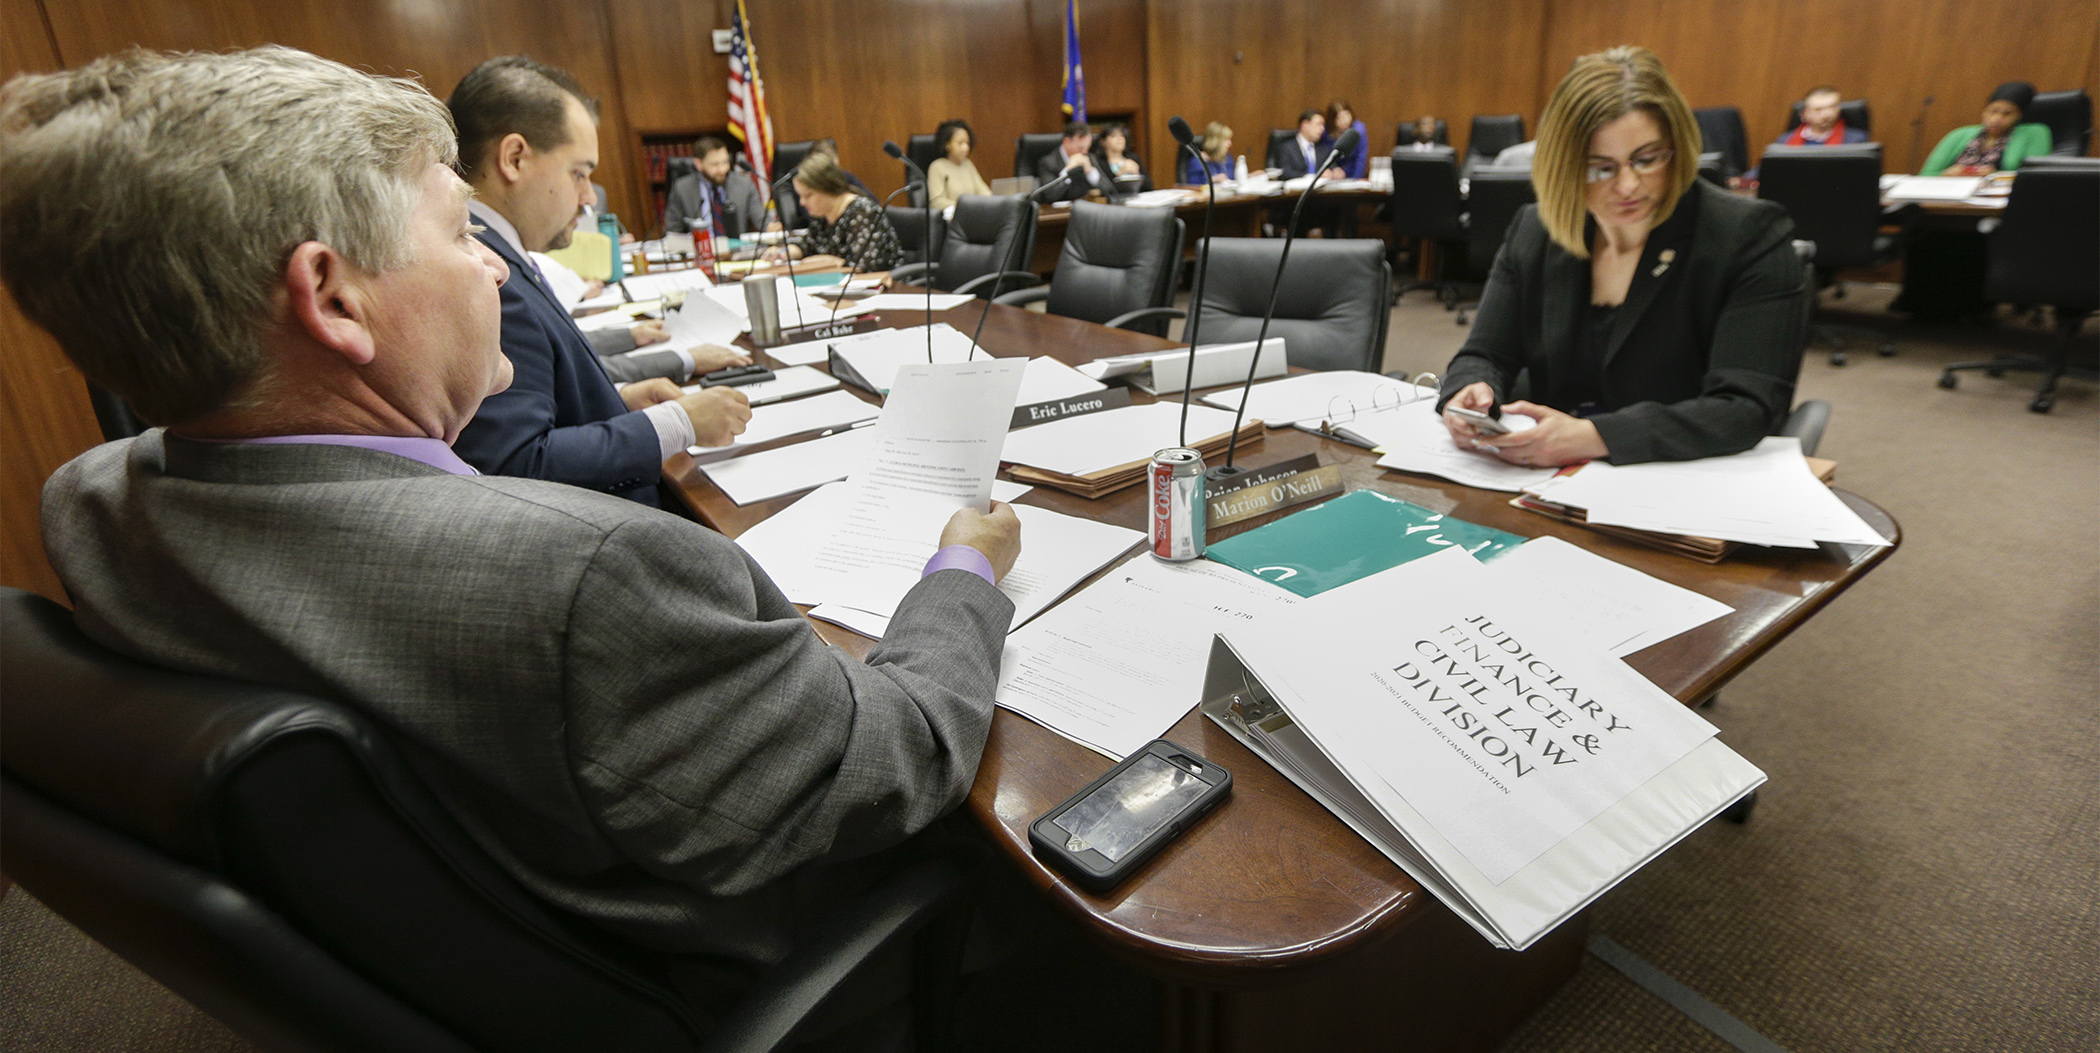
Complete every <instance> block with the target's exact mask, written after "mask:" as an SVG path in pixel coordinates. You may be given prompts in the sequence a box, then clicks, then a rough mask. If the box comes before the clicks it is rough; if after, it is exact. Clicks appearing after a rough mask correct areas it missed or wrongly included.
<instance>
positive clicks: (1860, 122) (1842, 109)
mask: <svg viewBox="0 0 2100 1053" xmlns="http://www.w3.org/2000/svg"><path fill="white" fill-rule="evenodd" d="M1801 103H1802V100H1800V99H1796V100H1794V108H1793V109H1792V110H1791V111H1789V112H1788V113H1787V118H1786V130H1787V131H1790V132H1791V131H1793V130H1794V129H1796V128H1799V127H1801ZM1838 117H1840V118H1841V119H1843V120H1844V122H1845V127H1847V128H1857V129H1859V130H1860V131H1863V132H1866V133H1867V134H1868V135H1872V134H1874V123H1873V115H1872V114H1871V113H1870V112H1869V111H1868V109H1867V100H1865V99H1846V100H1844V101H1842V102H1840V103H1838ZM1816 251H1817V254H1818V255H1821V253H1822V249H1821V247H1820V246H1819V247H1818V248H1817V250H1816Z"/></svg>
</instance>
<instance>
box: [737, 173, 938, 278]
mask: <svg viewBox="0 0 2100 1053" xmlns="http://www.w3.org/2000/svg"><path fill="white" fill-rule="evenodd" d="M795 197H796V198H797V199H799V200H800V201H801V202H802V209H803V211H804V212H806V213H808V214H809V233H808V234H807V235H804V236H803V237H800V238H796V239H795V240H793V241H791V242H789V243H788V247H787V251H788V252H789V253H790V254H791V255H792V256H793V257H794V258H795V259H798V260H803V261H805V262H807V263H809V264H811V265H813V266H818V267H825V266H830V267H844V268H845V269H847V270H851V271H861V272H867V271H886V270H889V269H890V268H892V267H895V266H896V265H897V264H898V262H900V261H901V260H903V259H904V249H903V247H902V246H900V245H898V244H897V231H896V230H895V229H894V228H892V227H891V226H890V219H889V217H888V216H886V215H883V212H882V208H881V207H880V206H878V205H876V204H875V202H874V201H872V200H870V199H868V198H865V197H862V196H860V195H859V194H856V193H854V192H853V184H852V183H851V182H848V181H847V179H846V173H845V170H844V169H841V168H840V167H839V163H838V162H837V161H836V160H833V159H832V158H831V157H830V156H829V155H826V154H821V153H813V154H811V155H809V157H808V158H807V159H806V160H804V161H803V162H802V163H801V164H800V165H798V166H796V168H795ZM779 253H780V250H778V249H774V250H772V251H771V252H769V253H768V255H769V256H770V257H772V258H778V257H779Z"/></svg>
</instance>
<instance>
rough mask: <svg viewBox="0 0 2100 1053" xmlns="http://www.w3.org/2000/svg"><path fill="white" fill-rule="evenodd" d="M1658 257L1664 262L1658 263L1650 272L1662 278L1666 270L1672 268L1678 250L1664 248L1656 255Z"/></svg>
mask: <svg viewBox="0 0 2100 1053" xmlns="http://www.w3.org/2000/svg"><path fill="white" fill-rule="evenodd" d="M1656 259H1659V260H1661V261H1662V262H1661V263H1658V264H1656V265H1655V269H1654V270H1652V271H1649V272H1648V273H1649V274H1652V275H1654V276H1655V277H1657V278H1660V277H1662V276H1663V272H1664V271H1666V270H1669V269H1670V264H1671V263H1672V262H1673V261H1675V260H1676V259H1677V250H1676V249H1664V250H1662V252H1661V253H1660V254H1658V255H1657V256H1656Z"/></svg>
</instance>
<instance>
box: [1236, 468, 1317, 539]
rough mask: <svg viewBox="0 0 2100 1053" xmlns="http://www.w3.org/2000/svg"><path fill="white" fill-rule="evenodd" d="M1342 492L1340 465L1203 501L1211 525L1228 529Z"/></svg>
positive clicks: (1253, 485)
mask: <svg viewBox="0 0 2100 1053" xmlns="http://www.w3.org/2000/svg"><path fill="white" fill-rule="evenodd" d="M1341 492H1342V466H1341V465H1338V464H1330V465H1328V466H1327V467H1325V468H1314V469H1312V470H1311V471H1305V472H1292V473H1290V474H1287V475H1283V476H1281V477H1277V478H1271V479H1268V480H1265V481H1263V482H1260V483H1256V484H1251V485H1248V486H1241V487H1238V488H1236V489H1233V490H1229V491H1226V492H1225V493H1222V494H1213V495H1211V496H1210V498H1209V500H1208V501H1207V502H1206V504H1207V505H1208V508H1206V511H1207V512H1208V513H1209V516H1208V522H1209V525H1210V526H1213V527H1221V526H1230V525H1231V524H1233V523H1237V522H1239V521H1241V520H1243V519H1252V518H1254V517H1255V516H1258V515H1263V514H1266V513H1269V512H1275V511H1279V510H1281V509H1285V508H1290V507H1292V506H1294V505H1302V504H1305V503H1306V502H1308V501H1317V500H1320V499H1322V498H1327V497H1334V496H1336V495H1338V494H1340V493H1341Z"/></svg>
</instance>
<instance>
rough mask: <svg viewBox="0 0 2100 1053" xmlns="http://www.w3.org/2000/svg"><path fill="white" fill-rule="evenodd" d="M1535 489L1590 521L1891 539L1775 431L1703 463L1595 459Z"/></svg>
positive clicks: (1757, 535) (1778, 536) (1755, 540)
mask: <svg viewBox="0 0 2100 1053" xmlns="http://www.w3.org/2000/svg"><path fill="white" fill-rule="evenodd" d="M1530 489H1531V492H1532V493H1536V494H1538V495H1539V496H1541V497H1543V498H1545V499H1547V500H1550V501H1556V502H1559V503H1561V504H1565V505H1570V506H1573V507H1576V508H1581V509H1584V510H1585V511H1586V513H1587V518H1588V520H1589V521H1590V522H1592V523H1597V524H1600V525H1604V526H1622V527H1632V528H1635V529H1639V530H1653V531H1660V532H1663V533H1670V534H1687V535H1691V536H1694V537H1710V538H1719V539H1721V540H1723V541H1740V542H1744V543H1747V544H1752V545H1775V546H1780V547H1785V548H1814V547H1815V546H1816V543H1817V542H1819V541H1836V542H1841V543H1844V544H1851V545H1887V544H1888V540H1887V539H1886V538H1883V537H1882V536H1881V535H1880V534H1878V533H1876V532H1875V531H1874V528H1872V527H1870V526H1868V525H1867V524H1866V521H1865V520H1863V519H1861V518H1860V517H1859V514H1858V513H1856V512H1854V511H1852V509H1851V508H1849V507H1847V506H1846V505H1845V502H1844V501H1842V500H1840V499H1839V498H1838V496H1837V494H1836V493H1834V492H1832V491H1831V489H1830V487H1828V486H1826V485H1824V483H1823V482H1822V481H1821V480H1819V479H1817V478H1816V476H1815V473H1814V472H1812V471H1810V470H1809V467H1808V462H1807V461H1806V460H1805V459H1803V458H1802V456H1801V443H1800V440H1798V439H1795V438H1793V437H1792V436H1784V435H1777V436H1768V437H1766V438H1765V439H1763V440H1761V441H1759V442H1758V444H1757V446H1756V447H1754V448H1752V449H1749V450H1745V451H1744V452H1742V453H1738V454H1733V455H1730V456H1727V457H1705V458H1701V459H1699V460H1696V461H1660V462H1654V463H1649V464H1631V465H1613V464H1608V463H1606V462H1603V461H1592V462H1590V463H1589V464H1586V465H1584V466H1583V468H1582V470H1581V471H1579V472H1576V473H1574V474H1572V475H1566V476H1561V477H1558V478H1555V479H1553V480H1551V481H1550V482H1549V483H1546V484H1543V485H1540V486H1537V487H1532V488H1530Z"/></svg>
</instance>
